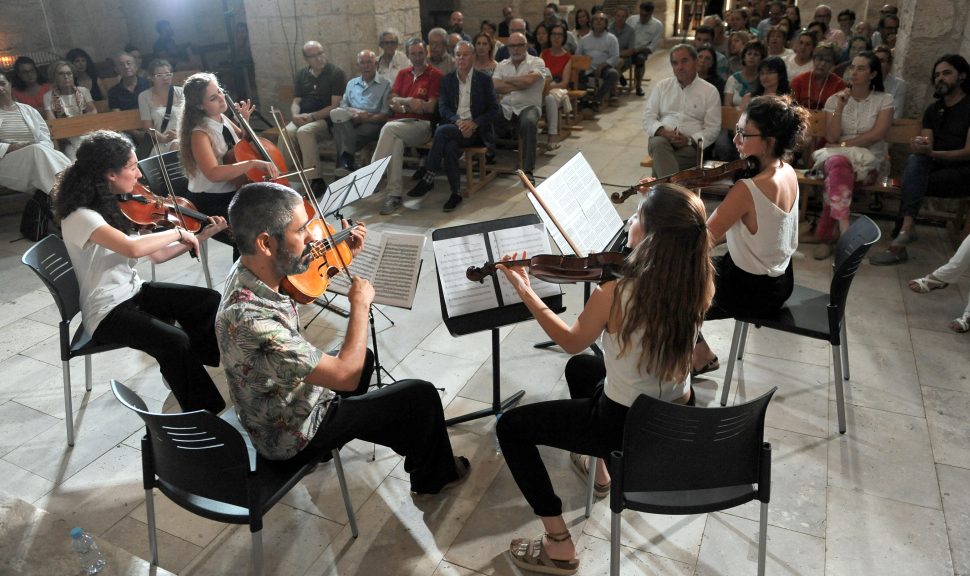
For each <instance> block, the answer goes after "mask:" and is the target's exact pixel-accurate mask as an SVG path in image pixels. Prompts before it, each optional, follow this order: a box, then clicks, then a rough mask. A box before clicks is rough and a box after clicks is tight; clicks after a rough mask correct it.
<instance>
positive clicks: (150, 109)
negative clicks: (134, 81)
mask: <svg viewBox="0 0 970 576" xmlns="http://www.w3.org/2000/svg"><path fill="white" fill-rule="evenodd" d="M172 77H173V74H172V65H171V64H169V63H168V61H167V60H152V61H151V62H149V63H148V81H149V82H150V83H151V85H152V87H151V89H149V90H145V91H144V92H142V93H141V94H139V95H138V115H139V117H141V123H142V125H143V126H144V127H145V130H146V131H148V130H149V129H151V128H154V129H155V131H156V132H157V140H158V146H157V147H154V148H152V152H151V155H152V156H155V155H156V154H164V153H165V152H169V151H171V150H178V148H179V121H180V120H181V118H182V108H183V107H184V105H185V96H184V95H183V94H182V87H181V86H174V85H173V84H172Z"/></svg>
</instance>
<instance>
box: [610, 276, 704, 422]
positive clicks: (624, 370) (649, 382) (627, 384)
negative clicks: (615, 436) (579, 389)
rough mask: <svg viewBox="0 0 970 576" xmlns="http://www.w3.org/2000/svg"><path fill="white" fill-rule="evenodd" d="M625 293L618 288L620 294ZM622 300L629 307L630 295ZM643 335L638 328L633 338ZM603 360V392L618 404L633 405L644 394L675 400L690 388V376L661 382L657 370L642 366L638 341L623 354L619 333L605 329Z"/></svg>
mask: <svg viewBox="0 0 970 576" xmlns="http://www.w3.org/2000/svg"><path fill="white" fill-rule="evenodd" d="M624 292H627V290H624ZM622 296H623V295H622V294H620V293H619V292H617V294H616V297H618V298H620V297H622ZM622 302H623V309H624V310H626V309H627V308H628V307H627V305H626V299H624V300H623V301H622ZM642 338H643V331H642V330H637V331H636V332H635V333H634V334H633V337H632V339H631V340H632V342H633V343H635V342H637V341H639V340H640V339H642ZM603 361H604V363H605V364H606V383H605V384H604V386H603V392H604V393H605V394H606V397H607V398H609V399H610V400H612V401H614V402H616V403H617V404H622V405H623V406H633V401H634V400H636V399H637V396H639V395H640V394H646V395H647V396H653V397H654V398H659V399H660V400H664V401H667V402H673V401H675V400H680V399H681V398H683V397H684V396H685V395H686V394H687V392H688V390H690V376H687V377H685V378H684V380H683V381H682V382H661V381H660V379H659V378H657V377H656V376H654V375H653V374H649V373H647V372H644V371H643V370H642V369H641V367H640V347H639V346H636V345H635V344H634V345H633V346H630V347H629V348H628V349H627V352H626V354H625V355H624V356H622V357H621V356H620V339H619V333H617V334H610V333H609V332H606V331H604V332H603Z"/></svg>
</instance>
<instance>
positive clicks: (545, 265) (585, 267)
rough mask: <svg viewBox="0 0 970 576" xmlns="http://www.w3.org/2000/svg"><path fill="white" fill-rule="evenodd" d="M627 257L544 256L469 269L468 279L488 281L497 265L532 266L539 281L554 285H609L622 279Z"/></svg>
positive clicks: (608, 254) (614, 254)
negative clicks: (577, 283)
mask: <svg viewBox="0 0 970 576" xmlns="http://www.w3.org/2000/svg"><path fill="white" fill-rule="evenodd" d="M625 259H626V255H625V254H621V253H619V252H597V253H594V254H590V255H588V256H557V255H554V254H544V255H539V256H533V257H531V258H525V259H523V260H505V261H502V262H486V263H485V264H484V265H482V266H469V267H468V270H466V271H465V277H466V278H468V279H469V280H471V281H472V282H484V281H485V278H486V277H488V276H492V275H494V274H495V271H496V270H497V268H496V267H495V265H496V264H501V265H503V266H528V267H529V274H531V275H532V276H535V277H536V278H538V279H539V280H543V281H545V282H552V283H554V284H572V283H575V282H606V281H609V280H617V279H619V278H622V274H620V272H621V270H622V269H623V261H624V260H625Z"/></svg>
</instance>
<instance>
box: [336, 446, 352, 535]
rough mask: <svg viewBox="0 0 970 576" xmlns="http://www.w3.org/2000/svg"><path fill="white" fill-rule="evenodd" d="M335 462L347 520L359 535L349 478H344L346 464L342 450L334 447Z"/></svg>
mask: <svg viewBox="0 0 970 576" xmlns="http://www.w3.org/2000/svg"><path fill="white" fill-rule="evenodd" d="M332 454H333V464H334V467H336V469H337V481H338V482H339V483H340V494H341V495H343V498H344V508H346V509H347V521H348V522H349V523H350V533H351V534H352V535H353V536H354V538H356V537H357V517H356V516H355V515H354V505H353V503H351V501H350V492H348V491H347V480H346V479H345V478H344V465H343V463H342V462H341V461H340V450H339V449H338V448H334V450H333V452H332Z"/></svg>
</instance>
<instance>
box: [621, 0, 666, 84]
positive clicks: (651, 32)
mask: <svg viewBox="0 0 970 576" xmlns="http://www.w3.org/2000/svg"><path fill="white" fill-rule="evenodd" d="M653 10H654V6H653V2H641V3H640V13H639V14H638V15H636V16H630V18H629V19H627V21H626V23H627V25H628V26H630V28H633V35H634V38H635V40H634V48H636V52H635V53H634V54H633V73H634V78H635V79H634V81H633V86H634V87H635V88H636V92H637V96H643V88H642V87H641V86H640V84H641V83H643V71H644V69H645V65H646V62H647V58H648V57H649V56H650V55H651V54H653V53H654V52H656V51H657V50H658V49H659V48H660V42H661V41H662V40H663V36H664V25H663V23H662V22H660V20H658V19H656V18H654V16H653Z"/></svg>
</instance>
